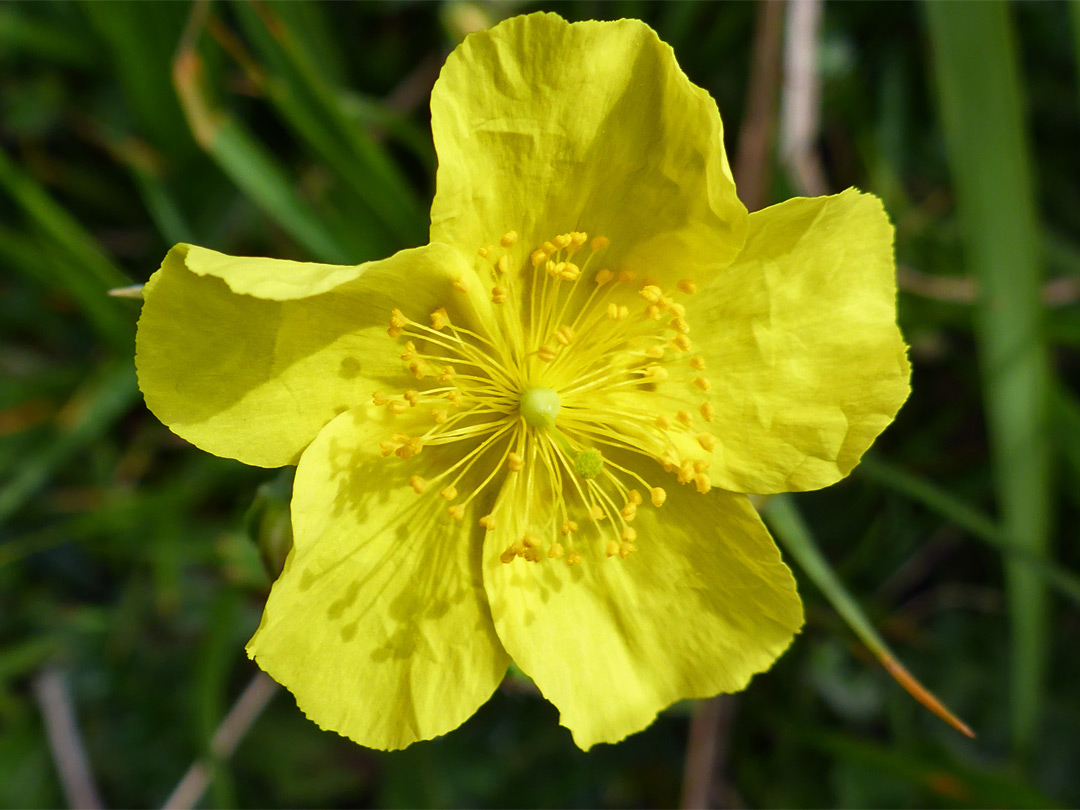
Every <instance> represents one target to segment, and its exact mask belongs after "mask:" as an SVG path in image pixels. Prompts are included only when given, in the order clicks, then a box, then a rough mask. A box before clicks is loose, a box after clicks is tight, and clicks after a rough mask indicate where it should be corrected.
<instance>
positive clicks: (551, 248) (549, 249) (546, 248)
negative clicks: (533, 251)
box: [540, 242, 559, 256]
mask: <svg viewBox="0 0 1080 810" xmlns="http://www.w3.org/2000/svg"><path fill="white" fill-rule="evenodd" d="M540 248H541V249H542V250H543V251H544V252H545V253H546V254H548V255H549V256H550V255H551V254H552V253H556V252H558V250H559V249H558V248H557V247H555V245H553V244H551V242H544V244H542V245H541V246H540Z"/></svg>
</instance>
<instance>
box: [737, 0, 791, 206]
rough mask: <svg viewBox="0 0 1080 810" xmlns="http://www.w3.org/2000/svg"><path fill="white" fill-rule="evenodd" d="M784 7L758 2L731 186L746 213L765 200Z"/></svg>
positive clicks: (773, 126) (763, 1) (777, 95)
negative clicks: (744, 103)
mask: <svg viewBox="0 0 1080 810" xmlns="http://www.w3.org/2000/svg"><path fill="white" fill-rule="evenodd" d="M783 28H784V4H783V3H780V2H776V1H775V0H759V1H758V6H757V23H756V26H755V29H754V53H753V57H752V60H751V66H750V91H749V95H748V97H747V101H746V111H745V113H744V114H743V124H742V127H741V129H740V130H739V153H738V155H736V159H735V183H736V185H737V186H738V188H739V199H741V200H742V201H743V204H744V205H745V206H746V207H747V208H748V209H749V210H750V211H757V210H758V209H760V208H764V207H765V204H766V203H767V202H768V200H769V186H770V171H769V170H770V168H771V166H772V164H771V162H770V160H769V159H770V156H771V154H770V153H771V152H772V148H773V139H774V133H775V130H776V108H777V104H778V101H779V98H778V97H779V91H780V46H781V43H782V41H783Z"/></svg>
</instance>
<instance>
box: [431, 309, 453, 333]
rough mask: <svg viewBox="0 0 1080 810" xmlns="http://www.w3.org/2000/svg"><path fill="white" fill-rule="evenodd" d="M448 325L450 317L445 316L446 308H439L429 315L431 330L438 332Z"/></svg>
mask: <svg viewBox="0 0 1080 810" xmlns="http://www.w3.org/2000/svg"><path fill="white" fill-rule="evenodd" d="M449 324H450V316H449V315H447V314H446V307H439V308H438V309H437V310H435V311H434V312H432V313H431V328H432V329H434V330H435V331H436V332H438V331H439V330H440V329H445V328H446V327H447V326H449Z"/></svg>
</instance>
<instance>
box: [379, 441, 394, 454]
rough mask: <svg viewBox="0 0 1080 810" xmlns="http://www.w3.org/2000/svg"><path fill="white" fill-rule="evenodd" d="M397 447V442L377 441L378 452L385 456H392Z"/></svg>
mask: <svg viewBox="0 0 1080 810" xmlns="http://www.w3.org/2000/svg"><path fill="white" fill-rule="evenodd" d="M396 449H397V442H379V453H380V454H381V455H382V456H383V457H384V458H385V457H386V456H392V455H393V454H394V451H395V450H396Z"/></svg>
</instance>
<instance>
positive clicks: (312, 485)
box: [248, 409, 509, 749]
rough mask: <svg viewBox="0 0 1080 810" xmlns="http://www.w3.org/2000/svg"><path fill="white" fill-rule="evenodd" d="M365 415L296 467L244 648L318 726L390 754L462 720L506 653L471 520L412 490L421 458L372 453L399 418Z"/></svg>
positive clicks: (340, 420) (337, 426) (345, 423)
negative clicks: (270, 582) (278, 554)
mask: <svg viewBox="0 0 1080 810" xmlns="http://www.w3.org/2000/svg"><path fill="white" fill-rule="evenodd" d="M367 410H368V409H357V410H354V411H350V412H349V413H346V414H342V415H341V416H339V417H337V418H336V419H335V420H334V421H333V422H331V423H330V424H329V425H327V426H326V427H325V428H324V429H323V430H322V431H321V432H320V433H319V435H318V437H317V438H316V439H315V441H314V442H312V444H311V446H310V447H309V448H308V449H307V450H305V451H304V454H303V456H302V457H301V459H300V464H299V466H298V468H297V471H296V482H295V485H294V490H293V501H292V512H293V530H294V535H295V537H294V545H293V550H292V552H291V553H290V555H289V559H288V562H287V563H286V565H285V570H284V571H283V572H282V575H281V577H280V578H279V579H278V581H277V582H276V583H275V584H274V587H273V590H272V591H271V592H270V598H269V600H268V601H267V604H266V611H265V612H264V614H263V619H262V623H261V624H260V625H259V629H258V632H256V634H255V636H254V637H253V638H252V639H251V641H250V642H249V643H248V654H249V655H251V656H252V657H253V658H254V659H255V661H256V663H258V664H259V666H260V667H262V668H263V669H264V670H266V672H267V673H269V674H270V676H271V677H273V678H274V679H275V680H276V681H278V682H279V683H281V684H283V685H284V686H286V687H288V689H289V690H290V691H291V692H292V693H293V695H294V696H295V697H296V702H297V705H298V706H299V707H300V708H301V710H303V712H304V713H305V714H306V715H307V716H308V717H309V718H310V719H311V720H313V721H314V722H315V723H317V724H318V725H319V726H321V727H322V728H325V729H330V730H333V731H336V732H338V733H339V734H342V735H344V736H346V737H349V738H350V739H352V740H354V741H356V742H358V743H360V744H361V745H366V746H369V747H372V748H382V749H394V748H403V747H405V746H407V745H409V744H410V743H412V742H415V741H416V740H424V739H430V738H431V737H435V736H438V735H440V734H445V733H446V732H448V731H450V730H451V729H454V728H456V727H457V726H458V725H460V724H461V723H463V722H464V721H465V720H466V719H468V718H469V717H470V716H471V715H472V714H473V712H475V711H476V709H477V708H478V707H479V706H480V705H481V704H482V703H484V701H486V700H487V699H488V697H489V696H490V695H491V693H492V691H494V689H495V687H496V686H497V685H498V684H499V682H500V681H501V679H502V677H503V675H504V674H505V672H506V667H507V664H508V660H509V659H508V658H507V656H506V653H505V652H504V651H503V649H502V646H501V645H500V643H499V640H498V638H497V637H496V636H495V631H494V627H493V626H492V623H491V617H490V614H489V611H488V607H487V602H486V598H485V595H484V591H483V586H482V583H481V574H480V555H481V544H480V540H479V537H478V532H479V531H480V530H479V529H478V528H477V525H476V523H477V518H478V515H475V514H472V512H470V513H469V515H468V516H467V519H466V520H464V521H462V522H460V523H459V522H455V521H454V520H453V519H452V518H451V517H450V516H449V515H447V514H446V502H445V501H443V500H442V499H440V498H435V497H424V496H418V495H417V494H416V493H415V492H414V491H413V490H412V488H411V487H410V486H409V483H408V481H409V477H410V476H411V475H415V474H419V475H421V476H424V475H426V474H429V471H428V470H427V469H426V467H425V457H428V456H429V454H431V453H432V451H431V450H425V451H424V452H423V453H421V454H420V456H417V457H416V458H414V459H412V460H410V461H409V462H407V463H406V462H402V461H400V460H399V459H397V458H394V457H391V458H389V459H387V458H382V457H380V456H379V453H378V440H379V439H380V438H383V437H384V435H385V434H387V433H389V432H390V431H391V430H394V429H397V427H398V426H399V423H395V425H394V426H389V425H382V424H380V423H378V422H376V421H374V420H372V419H371V418H369V416H368V414H367V413H365V411H367ZM426 461H432V459H430V458H428V459H426ZM443 466H445V465H443Z"/></svg>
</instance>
